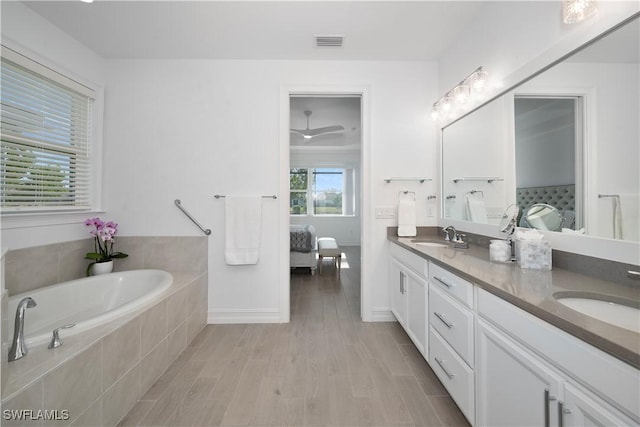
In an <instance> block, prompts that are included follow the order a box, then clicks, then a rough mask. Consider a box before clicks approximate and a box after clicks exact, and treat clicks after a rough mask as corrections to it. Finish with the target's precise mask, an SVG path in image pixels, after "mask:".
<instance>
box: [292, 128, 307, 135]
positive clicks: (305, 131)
mask: <svg viewBox="0 0 640 427" xmlns="http://www.w3.org/2000/svg"><path fill="white" fill-rule="evenodd" d="M289 132H291V133H297V134H298V135H302V136H305V135H306V134H307V132H308V130H307V129H289Z"/></svg>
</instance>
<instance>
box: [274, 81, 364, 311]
mask: <svg viewBox="0 0 640 427" xmlns="http://www.w3.org/2000/svg"><path fill="white" fill-rule="evenodd" d="M304 95H308V96H336V95H345V96H346V95H356V96H360V99H361V112H360V114H361V143H362V147H361V152H360V156H361V157H360V160H361V163H360V168H361V184H360V186H361V188H360V191H361V201H360V202H361V205H360V215H361V218H360V224H361V225H360V258H361V260H360V261H361V262H360V265H361V267H360V268H361V272H360V273H361V274H360V317H361V319H362V320H363V321H365V322H370V321H372V315H373V303H372V301H373V298H372V294H373V289H372V285H371V284H372V283H373V281H372V278H371V277H369V276H370V272H371V271H372V269H371V268H370V267H369V260H371V256H370V253H369V252H370V250H369V247H370V245H369V244H368V243H369V240H368V239H369V236H371V235H372V233H371V230H372V226H373V219H372V216H371V214H370V212H372V209H371V186H370V182H371V179H370V176H371V143H370V117H371V108H370V102H371V88H370V87H369V86H363V85H317V84H306V85H305V84H302V85H282V86H281V87H280V108H279V113H280V132H279V159H280V162H279V167H278V169H279V171H280V173H279V183H278V188H279V190H278V192H279V194H280V197H279V206H278V210H279V212H280V215H279V216H278V217H279V224H278V227H279V229H280V230H281V232H280V244H279V251H278V252H279V255H280V256H279V259H280V280H279V283H280V292H279V299H280V301H279V307H280V310H279V311H280V322H281V323H288V322H289V320H290V314H291V311H290V310H291V308H290V290H291V289H290V285H291V277H290V269H289V224H290V220H289V203H290V201H289V166H290V141H289V128H290V126H289V120H290V105H289V98H290V97H291V96H304Z"/></svg>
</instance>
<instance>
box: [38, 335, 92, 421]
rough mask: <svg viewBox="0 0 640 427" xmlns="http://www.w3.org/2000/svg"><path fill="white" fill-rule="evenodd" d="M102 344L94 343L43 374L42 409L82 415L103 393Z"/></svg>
mask: <svg viewBox="0 0 640 427" xmlns="http://www.w3.org/2000/svg"><path fill="white" fill-rule="evenodd" d="M102 370H103V358H102V343H101V342H97V343H96V344H93V345H92V346H91V347H89V348H88V349H87V350H85V351H83V352H82V353H80V354H79V355H77V356H76V357H74V358H72V359H71V360H69V361H68V362H67V363H64V364H63V365H61V366H60V367H58V368H57V369H54V370H53V371H52V372H51V373H49V374H47V375H46V376H45V377H44V398H43V404H42V408H43V409H67V410H68V411H69V414H70V415H71V414H81V413H83V412H84V411H85V410H86V409H87V408H88V407H90V406H91V404H92V403H93V402H94V401H95V400H96V399H97V398H98V397H99V396H100V394H101V392H102V378H101V376H102Z"/></svg>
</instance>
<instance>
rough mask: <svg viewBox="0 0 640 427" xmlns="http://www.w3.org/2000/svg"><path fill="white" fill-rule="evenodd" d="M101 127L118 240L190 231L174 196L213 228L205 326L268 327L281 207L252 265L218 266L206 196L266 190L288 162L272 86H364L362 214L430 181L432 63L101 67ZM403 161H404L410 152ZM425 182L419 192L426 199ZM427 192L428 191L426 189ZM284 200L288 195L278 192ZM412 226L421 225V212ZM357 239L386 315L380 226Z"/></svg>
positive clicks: (275, 292) (220, 227)
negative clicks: (405, 180) (396, 180)
mask: <svg viewBox="0 0 640 427" xmlns="http://www.w3.org/2000/svg"><path fill="white" fill-rule="evenodd" d="M107 80H108V82H109V84H108V86H107V92H106V113H107V114H106V118H105V122H106V126H105V176H106V180H105V202H106V205H107V206H108V207H109V211H110V212H111V213H112V215H113V216H114V217H116V218H118V219H119V221H120V223H121V230H122V232H123V233H124V234H137V235H185V234H186V235H190V234H198V233H199V231H198V230H197V229H195V228H194V226H193V224H191V223H190V222H189V221H188V220H187V218H186V217H184V215H182V213H180V212H179V211H178V210H177V209H176V208H175V207H174V206H173V200H174V199H176V198H180V199H181V200H182V203H183V205H184V207H185V208H187V209H188V210H190V211H191V213H192V214H193V215H194V216H195V217H196V218H197V219H199V220H200V222H202V223H203V224H204V225H205V226H207V227H210V228H211V229H213V234H212V235H211V236H210V238H209V241H210V247H209V250H210V254H209V278H210V284H209V310H210V312H209V318H210V320H212V321H230V320H233V319H235V320H238V321H241V320H245V321H247V320H250V321H274V320H277V319H278V315H279V310H280V306H279V280H280V278H279V271H280V270H279V268H280V266H281V265H282V263H284V262H288V261H287V260H286V259H284V257H288V252H287V253H279V249H278V248H279V247H280V242H281V239H286V241H287V245H286V246H287V247H288V239H289V235H288V229H286V230H285V229H281V228H280V227H279V226H278V221H279V218H281V216H283V215H284V216H287V217H288V210H282V211H281V210H280V208H279V206H280V205H279V202H278V201H273V200H270V199H266V200H265V201H264V203H263V231H262V236H261V242H262V246H261V259H260V262H259V264H258V265H256V266H234V267H231V266H227V265H225V263H224V257H223V249H224V201H223V200H216V199H214V198H213V195H214V194H261V195H269V194H275V193H277V191H278V188H279V187H278V183H279V179H280V178H281V174H285V175H286V176H288V164H282V161H281V159H280V158H279V152H278V146H279V145H278V144H279V137H280V136H279V111H280V109H281V108H283V106H282V105H279V102H280V90H281V88H282V87H284V86H290V85H302V84H309V85H324V86H333V87H339V86H341V85H351V86H355V85H357V86H367V87H369V88H370V93H371V99H370V100H369V102H370V111H371V117H370V121H369V122H370V127H371V129H370V130H369V131H370V140H369V141H366V142H365V143H368V144H370V145H369V146H368V147H366V148H365V152H366V153H368V154H367V155H369V156H370V160H371V161H370V164H371V171H370V176H371V183H370V185H369V187H370V188H371V191H370V193H369V194H365V195H364V197H369V198H370V200H371V206H378V205H394V204H395V200H396V195H397V191H398V188H397V186H396V185H395V184H391V185H389V184H384V182H383V178H384V177H386V176H389V175H391V176H422V175H430V176H433V169H434V167H435V159H434V156H433V154H432V153H433V152H434V150H435V144H434V140H433V138H432V137H431V136H432V135H433V134H434V131H435V129H434V124H433V123H431V122H430V121H429V120H428V110H429V105H430V104H429V99H431V98H432V97H433V96H435V92H436V84H437V79H436V71H435V64H430V63H424V62H348V61H342V62H323V61H217V60H210V61H209V60H202V61H199V60H195V61H129V60H127V61H109V62H108V65H107ZM407 153H410V155H407ZM428 185H430V184H422V189H423V191H421V193H422V194H421V195H422V196H423V198H424V199H426V195H427V194H428V193H429V191H428V190H427V188H428V187H427V186H428ZM430 192H434V191H433V190H430ZM278 196H279V197H287V195H286V194H278ZM418 217H419V223H420V224H423V225H426V224H430V223H433V222H434V221H429V220H427V219H426V214H425V207H424V206H421V207H420V208H419V209H418ZM362 220H363V221H370V222H371V223H372V224H373V227H372V230H373V233H372V234H371V235H368V236H365V239H364V241H365V244H366V245H368V247H367V250H369V251H370V253H371V254H372V257H371V259H365V260H363V270H365V269H370V270H369V272H370V274H371V277H372V278H373V280H372V281H371V282H369V283H365V286H369V287H370V293H371V294H372V306H373V307H374V310H375V309H376V308H377V309H378V311H380V312H383V311H385V310H388V307H389V301H388V291H387V286H386V278H387V264H388V262H387V259H388V249H387V246H388V244H387V242H386V227H387V226H389V225H395V221H394V220H378V221H375V222H374V220H373V214H372V212H364V213H363V217H362Z"/></svg>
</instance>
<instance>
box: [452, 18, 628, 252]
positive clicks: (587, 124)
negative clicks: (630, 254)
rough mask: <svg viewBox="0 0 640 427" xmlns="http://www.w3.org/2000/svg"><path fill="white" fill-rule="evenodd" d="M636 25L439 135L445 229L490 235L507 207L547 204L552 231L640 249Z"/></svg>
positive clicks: (607, 37)
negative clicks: (484, 229)
mask: <svg viewBox="0 0 640 427" xmlns="http://www.w3.org/2000/svg"><path fill="white" fill-rule="evenodd" d="M638 21H639V20H638V17H637V16H636V17H635V19H633V20H630V21H629V22H627V23H626V24H624V25H621V26H619V27H618V28H616V29H615V30H613V31H611V32H609V33H608V34H606V35H604V36H603V37H600V38H599V39H597V40H595V41H593V42H592V43H588V44H587V45H585V46H584V47H583V48H581V49H578V50H577V51H576V52H575V53H574V54H573V55H571V56H568V57H567V58H565V59H564V60H563V61H561V62H558V63H557V64H555V65H553V66H552V67H550V68H548V69H546V71H544V72H542V73H539V74H537V75H535V77H533V78H530V79H528V80H525V81H524V82H523V83H521V84H519V85H517V86H515V87H514V88H513V89H511V90H510V91H509V92H507V93H504V94H503V95H501V96H499V97H497V98H495V99H493V100H492V101H491V102H488V103H487V104H485V105H483V106H482V107H481V108H479V109H477V110H475V111H473V112H471V113H470V114H468V115H467V116H465V117H463V118H461V119H459V120H458V121H455V122H453V123H452V124H450V125H448V126H446V127H445V128H444V129H443V134H442V195H443V197H442V198H441V200H442V202H441V203H442V206H441V208H442V212H441V214H442V218H443V219H444V220H447V219H451V220H458V221H471V222H474V223H485V224H489V225H495V226H497V225H499V224H500V221H501V220H502V212H504V211H505V207H507V206H509V205H511V204H516V205H517V206H519V208H520V210H521V211H522V212H524V211H525V210H527V209H528V208H529V207H531V206H532V205H535V204H545V205H548V206H551V207H553V208H554V209H555V210H556V211H558V214H559V216H560V217H562V218H564V220H563V225H562V226H561V227H550V229H553V230H558V231H560V230H561V229H562V228H568V229H573V230H579V231H580V232H582V231H584V233H585V234H587V235H589V236H594V237H601V238H609V239H614V238H615V239H620V240H625V241H631V242H638V241H640V214H639V206H640V172H639V171H640V168H638V159H639V158H640V144H639V142H638V141H640V124H639V121H638V117H640V83H639V82H640V66H639V63H640V61H639V56H640V25H639V23H638ZM538 213H542V211H540V212H538ZM549 215H552V214H551V213H550V214H549ZM549 218H551V217H549ZM555 218H556V220H557V216H556V217H555ZM534 222H535V220H534ZM551 225H552V224H551ZM620 229H622V231H621V233H618V232H616V230H620Z"/></svg>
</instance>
